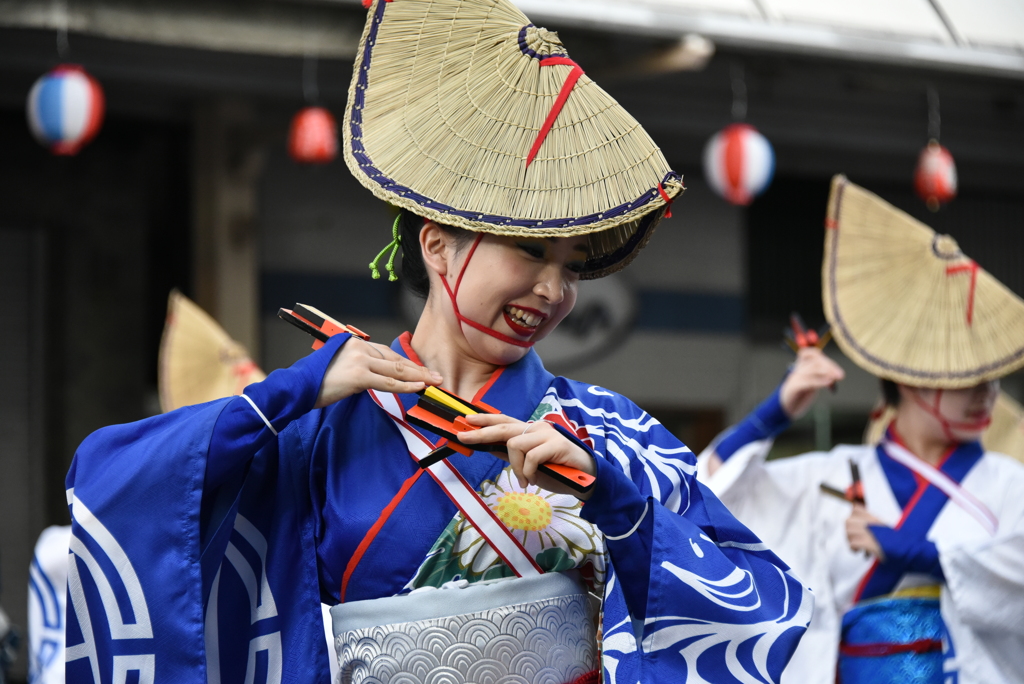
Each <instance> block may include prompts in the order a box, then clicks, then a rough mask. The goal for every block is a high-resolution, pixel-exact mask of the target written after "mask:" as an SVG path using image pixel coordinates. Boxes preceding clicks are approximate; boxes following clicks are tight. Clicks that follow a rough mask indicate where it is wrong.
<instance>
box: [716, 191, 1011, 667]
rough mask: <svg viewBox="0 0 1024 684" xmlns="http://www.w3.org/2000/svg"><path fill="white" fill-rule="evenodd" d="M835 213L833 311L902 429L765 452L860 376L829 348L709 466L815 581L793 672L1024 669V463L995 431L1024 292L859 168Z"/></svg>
mask: <svg viewBox="0 0 1024 684" xmlns="http://www.w3.org/2000/svg"><path fill="white" fill-rule="evenodd" d="M826 226H827V233H826V250H825V262H824V266H823V278H822V280H823V297H824V300H825V311H826V315H827V316H828V319H829V322H830V323H831V325H832V331H833V334H834V335H835V338H836V340H837V342H838V344H839V345H840V347H841V348H842V349H843V351H844V352H846V353H847V355H849V356H850V357H851V358H852V359H853V360H854V361H855V362H857V364H858V365H860V366H862V367H863V368H865V369H867V370H869V371H870V372H872V373H874V374H875V375H877V376H879V377H880V378H882V384H883V388H884V394H885V399H886V402H887V404H888V405H889V406H890V407H891V409H892V411H893V412H894V419H893V420H892V422H891V423H889V425H888V429H887V431H886V433H885V435H884V438H883V439H882V440H881V442H880V443H879V444H878V445H877V446H876V445H863V446H838V447H836V448H835V449H833V450H832V451H831V452H829V453H813V454H806V455H804V456H798V457H794V458H787V459H781V460H778V461H772V462H768V463H766V462H765V457H766V455H767V453H768V451H769V449H770V447H771V443H772V438H773V437H774V436H775V435H777V434H778V433H779V432H781V431H782V430H784V429H785V428H786V427H787V426H788V425H789V423H790V421H791V420H792V419H794V418H796V417H799V416H800V415H802V414H803V413H805V412H806V411H807V410H808V408H809V407H810V405H811V403H812V402H813V401H814V397H815V394H816V393H817V391H818V390H820V389H822V388H825V387H829V386H830V385H832V384H833V383H835V382H836V381H838V380H841V379H842V377H843V371H842V369H841V368H840V367H839V366H838V365H837V364H836V363H835V362H833V361H831V360H830V359H828V357H826V356H825V355H824V354H823V353H822V352H821V351H820V350H819V349H817V348H815V347H813V346H812V347H809V348H804V349H801V350H800V352H799V356H798V358H797V361H796V363H795V365H794V366H793V368H792V370H791V372H790V373H789V374H788V376H787V377H786V379H785V380H784V381H783V383H782V384H781V386H780V387H779V388H778V389H777V390H776V391H775V393H774V394H772V396H771V397H769V398H768V399H767V400H766V401H765V402H763V403H762V404H761V405H760V406H759V407H758V408H757V409H755V410H754V412H753V413H751V414H750V415H749V416H748V417H747V418H746V419H744V420H743V421H742V422H741V423H739V424H738V425H737V426H735V427H734V428H732V429H731V430H729V431H727V432H726V433H723V435H722V436H721V437H720V438H719V439H718V440H716V442H714V443H713V444H712V446H711V447H709V448H708V450H706V451H705V453H703V454H702V455H701V457H700V459H699V464H700V477H701V479H702V480H703V481H704V482H705V483H706V484H707V485H708V486H709V487H710V488H711V489H712V490H713V491H715V492H716V493H717V494H718V495H719V496H720V497H721V498H722V501H723V502H724V503H725V504H726V505H727V506H728V507H729V508H730V510H731V511H733V512H734V513H735V514H736V516H737V517H738V518H739V519H740V520H741V521H744V522H746V523H747V524H748V525H750V527H751V529H752V530H754V531H755V532H756V533H757V534H758V535H759V536H761V537H762V538H763V539H765V541H766V542H767V543H769V544H770V545H771V546H772V548H774V549H776V550H777V551H778V553H779V554H780V555H781V556H782V558H783V559H785V560H786V562H788V563H791V564H793V567H794V569H795V570H796V571H797V572H798V573H799V574H800V576H801V577H804V578H806V580H807V582H808V584H809V585H810V587H811V589H812V591H813V592H814V594H815V597H816V604H815V613H814V618H813V619H812V621H811V624H810V627H809V629H808V633H807V635H806V636H805V638H804V640H803V642H802V643H801V645H800V647H799V648H798V649H797V653H796V655H795V656H794V659H793V661H792V662H791V664H790V666H789V668H788V669H787V670H786V672H785V673H784V676H783V681H789V682H822V683H824V682H832V681H834V680H835V677H836V665H837V661H838V665H839V676H840V678H841V681H843V682H844V683H846V684H850V683H851V682H853V683H858V682H918V681H920V682H934V681H942V680H943V676H945V677H946V679H945V681H951V680H950V679H949V678H952V681H958V682H959V683H960V684H965V683H975V682H978V683H981V682H1019V681H1024V667H1021V664H1022V661H1021V656H1020V654H1021V653H1022V652H1024V618H1022V615H1024V499H1022V497H1021V496H1019V492H1020V491H1021V487H1022V486H1024V467H1021V465H1020V464H1019V463H1017V462H1015V461H1013V460H1011V459H1010V458H1007V457H1006V456H1003V455H1001V454H996V453H991V452H986V451H985V450H984V449H983V447H982V446H981V445H980V443H979V441H978V440H979V437H980V436H981V434H982V432H983V431H984V430H985V428H986V427H987V426H988V424H989V421H990V416H991V413H992V409H993V406H994V404H995V401H996V396H997V394H998V387H999V380H998V378H999V377H1000V376H1002V375H1005V374H1006V373H1009V372H1011V371H1013V370H1015V369H1016V368H1019V367H1020V366H1021V365H1024V347H1022V345H1024V334H1022V331H1024V302H1022V301H1021V300H1020V299H1019V298H1017V297H1016V296H1014V295H1013V294H1011V293H1010V292H1009V291H1008V290H1007V289H1006V288H1004V287H1003V286H1002V285H1001V284H1000V283H999V282H998V281H996V280H995V279H994V278H992V277H991V276H990V275H988V274H987V273H985V272H984V271H982V270H980V269H979V268H978V267H977V266H976V265H975V264H974V262H973V261H971V260H970V259H969V258H967V257H966V256H964V255H963V254H962V253H960V251H959V249H957V247H956V243H955V242H953V241H952V239H951V238H949V237H948V236H943V235H936V234H934V233H933V232H932V231H930V230H929V229H928V228H927V227H925V226H923V225H921V224H920V223H918V222H916V221H914V220H913V219H911V218H909V217H908V216H906V215H905V214H903V213H902V212H899V211H898V210H896V209H894V208H892V207H890V206H889V205H887V204H886V203H885V202H883V201H882V200H880V199H879V198H877V197H875V196H874V195H871V194H870V193H868V192H866V191H865V190H863V189H861V188H858V187H857V186H855V185H853V184H850V183H848V182H847V181H846V180H845V179H843V178H841V177H837V178H836V180H835V181H834V183H833V191H832V197H831V200H830V207H829V214H828V221H827V224H826ZM961 273H963V274H964V275H967V276H969V278H970V281H969V283H960V282H957V276H959V275H960V274H961ZM894 283H899V287H894ZM894 293H896V294H897V295H898V296H894ZM855 476H859V479H860V482H859V483H857V482H855V481H854V478H855ZM826 490H829V491H826ZM837 490H838V493H839V496H838V497H837V496H835V493H836V491H837Z"/></svg>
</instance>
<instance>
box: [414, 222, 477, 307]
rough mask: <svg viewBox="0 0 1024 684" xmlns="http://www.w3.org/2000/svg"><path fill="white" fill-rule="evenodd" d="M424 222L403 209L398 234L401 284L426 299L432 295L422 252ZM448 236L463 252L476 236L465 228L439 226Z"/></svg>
mask: <svg viewBox="0 0 1024 684" xmlns="http://www.w3.org/2000/svg"><path fill="white" fill-rule="evenodd" d="M423 224H424V220H423V218H422V217H420V216H417V215H416V214H414V213H412V212H411V211H408V210H406V209H402V212H401V217H400V218H399V220H398V234H399V235H401V236H402V277H401V282H402V284H403V285H405V286H406V287H407V288H409V289H410V290H411V291H412V293H413V294H415V295H417V296H419V297H423V298H424V299H426V297H427V295H428V294H430V279H429V278H428V277H427V267H426V266H425V265H424V264H423V253H422V252H421V251H420V231H421V230H422V229H423ZM437 225H439V226H440V227H441V230H443V231H444V232H445V234H446V235H448V236H449V237H451V238H452V239H454V240H455V249H456V250H457V251H462V248H463V247H465V246H466V245H468V244H469V243H470V242H471V241H472V240H473V238H474V236H475V235H476V234H475V233H473V232H472V231H469V230H466V229H464V228H455V227H453V226H446V225H442V224H440V223H439V224H437Z"/></svg>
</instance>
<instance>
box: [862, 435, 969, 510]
mask: <svg viewBox="0 0 1024 684" xmlns="http://www.w3.org/2000/svg"><path fill="white" fill-rule="evenodd" d="M885 441H891V442H894V443H896V444H899V445H900V446H902V447H903V448H904V449H906V450H907V451H911V449H910V448H909V447H908V446H907V445H906V442H904V441H903V438H902V437H901V436H900V434H899V432H897V431H896V428H895V426H893V425H890V426H889V427H888V428H887V429H886V431H885V439H884V440H883V441H882V442H881V443H879V445H878V448H877V453H878V460H879V462H880V463H881V465H882V471H883V472H884V473H885V477H886V480H888V481H889V486H890V487H891V488H892V491H893V494H895V495H896V501H897V502H898V503H899V505H900V508H904V509H905V508H906V507H907V504H908V503H910V500H911V499H912V498H913V497H914V494H915V492H916V491H917V489H918V488H919V487H920V486H921V481H920V480H921V478H920V477H919V476H917V475H915V474H914V471H912V470H911V469H910V468H908V467H907V466H905V465H903V464H901V463H899V462H897V461H896V460H894V459H893V458H892V457H891V456H890V455H889V454H888V453H886V451H885V448H884V446H883V445H884V443H885ZM911 453H913V452H912V451H911ZM984 453H985V450H984V449H983V448H982V446H981V443H980V442H978V441H973V442H961V443H958V444H954V445H952V446H950V447H949V449H948V450H947V451H946V453H945V454H943V456H942V459H941V460H940V461H939V463H938V464H937V465H936V468H937V469H938V470H939V471H941V472H942V473H944V474H945V475H947V476H948V477H949V478H950V479H951V480H953V481H954V482H956V483H958V484H959V483H960V482H962V481H963V479H964V478H965V477H966V476H967V473H968V472H970V470H971V468H973V467H974V464H975V463H977V462H978V460H979V459H980V458H981V457H982V455H983V454H984Z"/></svg>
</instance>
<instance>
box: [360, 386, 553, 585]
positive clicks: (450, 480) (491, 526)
mask: <svg viewBox="0 0 1024 684" xmlns="http://www.w3.org/2000/svg"><path fill="white" fill-rule="evenodd" d="M367 392H369V393H370V397H371V398H372V399H373V400H374V402H376V403H377V405H378V406H380V407H381V408H382V409H383V410H384V411H385V412H386V413H387V414H388V415H389V416H390V417H391V419H392V420H393V421H394V423H395V425H396V426H398V431H399V432H400V433H401V434H402V438H403V439H405V445H406V446H407V447H408V449H409V455H410V456H412V458H413V460H415V461H416V462H419V461H420V460H421V459H422V458H424V457H425V456H426V455H427V454H429V453H430V452H431V451H433V450H434V445H433V444H431V443H430V440H428V439H427V438H426V437H424V436H423V435H421V434H420V433H419V432H417V431H416V429H415V428H414V427H412V426H411V425H409V423H407V422H406V421H405V411H404V410H403V409H402V403H401V402H400V401H399V400H398V397H396V396H395V395H394V394H390V393H388V392H377V391H375V390H372V389H371V390H367ZM426 470H427V473H429V474H430V476H431V477H432V478H434V481H435V482H437V484H438V486H439V487H441V489H442V491H444V493H445V494H447V495H448V498H449V499H451V500H452V502H453V503H454V504H455V505H456V506H457V507H458V509H459V510H460V511H462V513H463V515H465V516H466V519H467V520H468V521H469V523H470V524H471V525H472V526H473V527H474V528H476V530H477V531H478V532H479V533H480V535H481V536H482V537H483V538H484V539H485V540H486V541H487V543H488V544H490V545H491V548H493V549H494V551H495V552H496V553H497V554H498V556H500V557H501V559H502V560H503V561H505V563H506V564H507V565H508V566H509V568H511V569H512V572H514V573H515V574H516V576H517V577H531V576H534V575H539V574H541V573H542V572H544V571H543V570H541V568H540V566H539V565H537V562H536V561H535V560H534V559H533V558H532V557H531V556H530V554H529V553H528V552H527V551H526V549H524V548H523V545H522V544H521V543H519V540H518V539H516V537H515V535H513V534H512V532H511V530H509V529H508V528H507V527H505V525H504V524H503V523H502V522H501V521H500V520H499V519H498V517H497V516H496V515H495V514H494V511H492V510H491V509H490V508H489V507H488V506H487V504H485V503H484V502H483V499H481V498H480V495H479V494H477V492H476V490H475V489H473V487H471V486H470V485H469V483H468V482H466V480H465V479H464V478H463V477H462V475H461V474H459V471H458V470H456V469H455V468H454V467H453V466H452V465H451V464H450V463H448V461H447V460H442V461H438V462H437V463H435V464H434V465H432V466H430V467H429V468H427V469H426Z"/></svg>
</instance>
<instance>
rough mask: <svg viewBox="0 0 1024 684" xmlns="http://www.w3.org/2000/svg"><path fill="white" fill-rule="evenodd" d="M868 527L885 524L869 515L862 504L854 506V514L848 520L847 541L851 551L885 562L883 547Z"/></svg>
mask: <svg viewBox="0 0 1024 684" xmlns="http://www.w3.org/2000/svg"><path fill="white" fill-rule="evenodd" d="M868 525H885V523H884V522H882V521H881V520H879V519H878V518H876V517H875V516H873V515H871V514H870V513H868V509H866V508H865V507H864V506H863V505H862V504H859V503H858V504H854V505H853V513H851V514H850V517H849V518H847V519H846V540H847V541H848V542H849V543H850V550H851V551H863V552H865V553H868V554H870V555H872V556H874V557H875V558H877V559H879V560H880V561H882V562H884V561H885V554H884V553H882V547H881V545H880V544H879V543H878V540H877V539H875V535H874V534H872V533H871V528H869V527H868Z"/></svg>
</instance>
